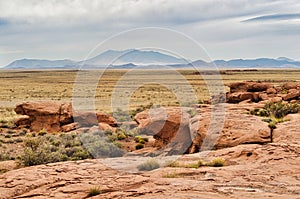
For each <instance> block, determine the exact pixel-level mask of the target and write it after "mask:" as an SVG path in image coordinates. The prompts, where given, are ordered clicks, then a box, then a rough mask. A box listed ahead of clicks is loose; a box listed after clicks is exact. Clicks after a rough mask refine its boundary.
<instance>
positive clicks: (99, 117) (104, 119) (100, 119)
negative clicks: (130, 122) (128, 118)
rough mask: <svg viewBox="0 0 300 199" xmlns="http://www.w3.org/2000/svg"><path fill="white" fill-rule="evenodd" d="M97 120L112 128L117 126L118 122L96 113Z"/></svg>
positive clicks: (106, 115) (110, 117)
mask: <svg viewBox="0 0 300 199" xmlns="http://www.w3.org/2000/svg"><path fill="white" fill-rule="evenodd" d="M96 116H97V120H98V122H99V123H100V122H101V123H106V124H109V125H111V126H117V121H116V120H115V118H113V117H112V116H110V115H108V114H105V113H99V112H98V113H96Z"/></svg>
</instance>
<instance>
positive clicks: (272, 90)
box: [266, 88, 277, 94]
mask: <svg viewBox="0 0 300 199" xmlns="http://www.w3.org/2000/svg"><path fill="white" fill-rule="evenodd" d="M266 93H267V94H276V93H277V91H276V89H275V88H268V89H267V90H266Z"/></svg>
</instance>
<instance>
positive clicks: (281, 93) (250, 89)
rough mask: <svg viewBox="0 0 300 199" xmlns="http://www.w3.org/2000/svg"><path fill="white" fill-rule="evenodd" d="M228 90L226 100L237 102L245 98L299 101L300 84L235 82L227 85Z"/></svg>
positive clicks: (255, 100) (249, 99)
mask: <svg viewBox="0 0 300 199" xmlns="http://www.w3.org/2000/svg"><path fill="white" fill-rule="evenodd" d="M227 86H228V87H229V88H230V91H229V92H228V93H227V94H226V102H228V103H239V102H242V101H245V100H248V101H250V102H259V101H266V100H269V101H273V102H277V101H281V100H284V101H291V100H296V101H298V102H299V101H300V85H299V84H296V83H285V84H282V85H279V86H275V85H272V84H270V83H263V82H254V81H248V82H235V83H231V84H228V85H227Z"/></svg>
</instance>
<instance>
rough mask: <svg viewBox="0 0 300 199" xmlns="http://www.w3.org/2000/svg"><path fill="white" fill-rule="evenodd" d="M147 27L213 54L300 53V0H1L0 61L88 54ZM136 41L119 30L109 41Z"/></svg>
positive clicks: (189, 51)
mask: <svg viewBox="0 0 300 199" xmlns="http://www.w3.org/2000/svg"><path fill="white" fill-rule="evenodd" d="M144 27H158V28H166V29H168V30H174V32H179V33H180V34H183V35H185V36H186V37H188V38H191V39H193V40H194V41H195V42H197V43H199V44H200V45H201V46H202V47H203V48H204V50H205V52H206V53H207V54H208V56H209V58H210V59H213V60H215V59H225V60H229V59H236V58H244V59H245V58H258V57H270V58H277V57H282V56H284V57H288V58H292V59H295V60H300V47H299V46H300V45H299V44H300V0H109V1H107V0H26V1H24V0H9V1H8V0H0V66H5V65H7V64H9V63H11V62H12V61H14V60H17V59H23V58H32V59H50V60H55V59H72V60H75V61H79V60H83V59H85V58H86V56H87V55H88V54H89V52H90V51H91V50H92V49H95V47H97V45H99V43H101V42H103V41H106V40H107V39H108V38H110V37H112V36H114V35H118V34H120V33H122V32H124V31H128V30H132V29H137V28H138V29H141V28H144ZM141 39H147V38H146V36H145V38H144V37H142V36H141ZM156 39H157V41H158V42H161V43H166V40H165V38H164V37H160V35H157V36H156ZM133 42H137V40H136V39H135V37H119V38H118V43H117V44H116V43H114V45H107V46H106V48H111V49H115V50H123V49H127V48H129V47H130V46H131V45H130V44H132V43H133ZM168 42H172V43H175V44H176V45H177V48H178V49H180V50H181V52H182V51H184V54H185V56H187V57H186V58H187V59H190V60H197V59H204V60H205V58H203V57H201V53H200V54H199V53H198V51H197V49H195V48H193V47H189V46H188V45H183V44H182V43H184V42H180V41H178V40H176V39H173V41H168ZM107 50H108V49H107ZM206 61H207V60H206Z"/></svg>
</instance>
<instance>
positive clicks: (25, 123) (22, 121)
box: [14, 115, 32, 128]
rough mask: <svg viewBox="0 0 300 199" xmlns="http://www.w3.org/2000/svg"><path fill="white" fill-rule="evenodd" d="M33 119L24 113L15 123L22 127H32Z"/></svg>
mask: <svg viewBox="0 0 300 199" xmlns="http://www.w3.org/2000/svg"><path fill="white" fill-rule="evenodd" d="M31 122H32V120H31V119H30V117H29V116H28V115H22V116H20V117H18V118H16V119H15V120H14V124H15V125H16V126H18V127H20V128H28V127H30V124H31Z"/></svg>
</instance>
